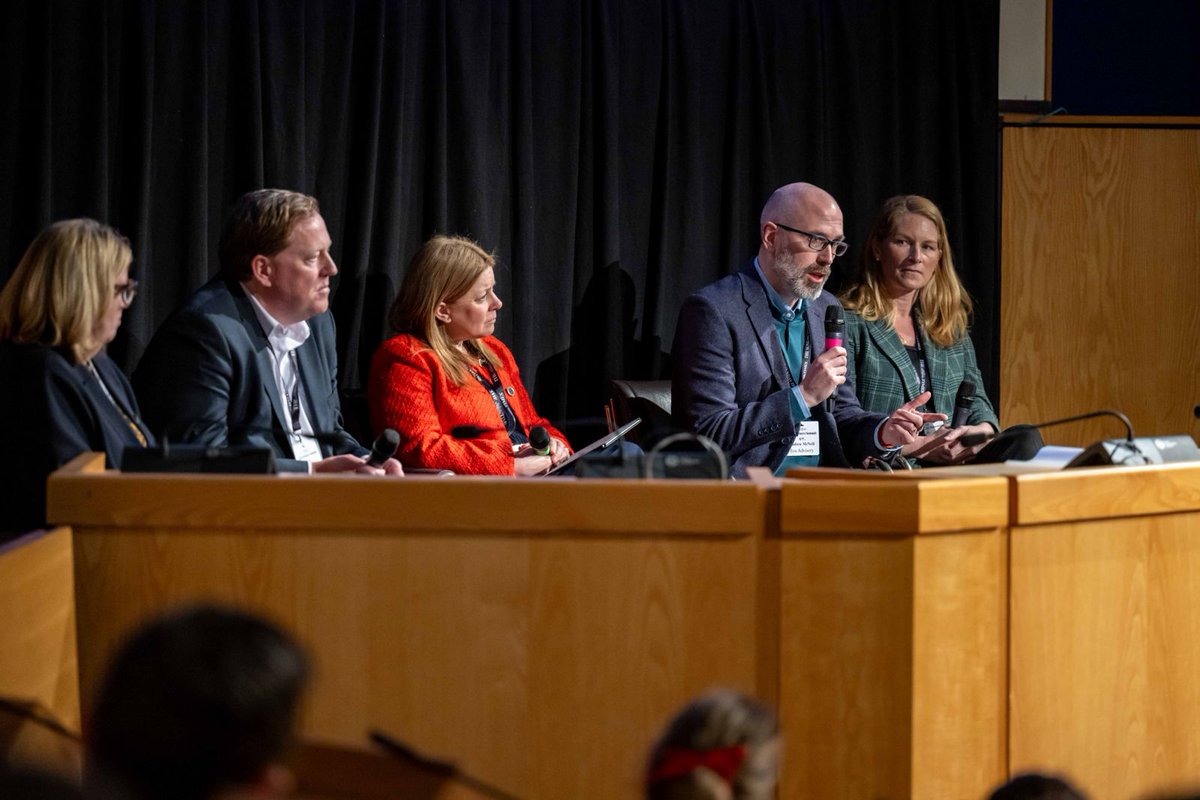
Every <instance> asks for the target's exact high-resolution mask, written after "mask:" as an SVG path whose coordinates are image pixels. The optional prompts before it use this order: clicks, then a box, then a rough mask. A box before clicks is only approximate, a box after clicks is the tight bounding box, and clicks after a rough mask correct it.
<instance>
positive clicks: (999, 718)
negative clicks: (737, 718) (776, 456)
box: [779, 472, 1008, 800]
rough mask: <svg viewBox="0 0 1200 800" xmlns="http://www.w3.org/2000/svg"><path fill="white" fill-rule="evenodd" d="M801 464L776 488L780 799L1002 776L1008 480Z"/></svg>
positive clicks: (948, 785) (974, 789) (871, 793)
mask: <svg viewBox="0 0 1200 800" xmlns="http://www.w3.org/2000/svg"><path fill="white" fill-rule="evenodd" d="M789 474H801V473H789ZM827 474H832V473H827ZM875 475H878V477H872V476H875ZM813 477H814V479H812V480H790V479H789V480H785V481H784V482H783V487H782V490H781V499H780V532H781V545H780V546H781V559H780V562H779V571H780V576H779V582H780V587H781V590H780V594H779V597H780V614H779V620H780V627H781V636H780V641H781V652H780V657H779V662H780V687H779V711H780V722H781V725H782V727H783V730H784V733H785V755H784V762H783V763H784V771H783V775H782V779H781V787H780V796H781V797H788V798H792V797H796V798H801V797H821V798H891V799H892V800H903V799H904V798H981V797H984V796H985V794H986V792H987V790H988V789H989V788H990V787H993V786H994V785H996V784H997V783H999V782H1000V781H1002V780H1003V779H1004V778H1005V776H1006V764H1005V755H1006V735H1007V731H1006V718H1005V715H1006V705H1005V681H1006V673H1007V668H1006V663H1005V648H1006V613H1007V610H1006V603H1007V522H1008V485H1007V483H1006V481H1005V479H1003V478H971V479H963V480H903V479H900V478H894V477H891V476H886V475H880V474H879V473H861V472H859V473H855V474H854V475H853V476H849V475H848V476H846V478H845V479H836V478H821V479H818V478H816V477H815V476H813Z"/></svg>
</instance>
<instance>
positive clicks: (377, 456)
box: [367, 428, 400, 467]
mask: <svg viewBox="0 0 1200 800" xmlns="http://www.w3.org/2000/svg"><path fill="white" fill-rule="evenodd" d="M399 446H400V434H398V433H396V432H395V431H394V430H392V429H391V428H385V429H384V431H383V433H381V434H379V436H377V437H376V438H375V443H374V444H372V445H371V455H370V456H369V457H368V458H367V466H370V467H382V466H383V462H385V461H387V460H388V459H389V458H391V457H392V456H394V455H396V448H398V447H399Z"/></svg>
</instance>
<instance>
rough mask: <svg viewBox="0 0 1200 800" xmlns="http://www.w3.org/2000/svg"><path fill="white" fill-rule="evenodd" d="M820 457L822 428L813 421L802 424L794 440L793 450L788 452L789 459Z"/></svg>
mask: <svg viewBox="0 0 1200 800" xmlns="http://www.w3.org/2000/svg"><path fill="white" fill-rule="evenodd" d="M819 455H821V434H820V426H818V425H817V423H816V422H815V421H813V420H809V421H808V422H801V423H800V431H799V432H798V433H797V434H796V438H795V439H793V440H792V447H791V449H790V450H788V458H795V457H797V456H819Z"/></svg>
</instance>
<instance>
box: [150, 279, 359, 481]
mask: <svg viewBox="0 0 1200 800" xmlns="http://www.w3.org/2000/svg"><path fill="white" fill-rule="evenodd" d="M308 324H309V327H310V328H311V329H312V335H311V336H309V338H308V341H306V342H305V343H304V344H303V345H301V346H300V347H299V348H298V349H297V350H296V357H297V359H298V361H299V364H300V380H301V383H302V385H303V387H304V398H305V401H306V404H305V409H306V410H307V411H308V415H309V419H310V420H311V422H312V426H313V430H314V431H316V432H317V433H319V434H320V435H321V436H320V439H321V453H322V454H323V455H324V456H326V457H328V456H332V455H340V454H343V453H353V454H355V455H360V456H366V455H368V454H369V451H368V450H367V449H366V448H364V447H363V446H362V445H360V444H359V443H358V442H356V441H355V440H354V437H353V436H351V435H350V434H349V433H347V432H346V430H345V428H343V427H342V413H341V404H340V402H339V400H338V386H337V350H336V344H337V332H336V330H335V329H334V323H333V315H332V314H331V313H329V311H325V312H324V313H322V314H318V315H317V316H315V317H313V318H312V319H310V320H308ZM133 385H134V388H135V389H136V390H137V394H138V398H139V399H140V400H141V402H142V409H143V411H144V412H145V419H146V422H147V424H149V425H150V427H151V429H152V430H154V431H155V432H156V433H158V434H159V436H160V437H164V438H167V439H169V440H170V441H172V442H181V443H196V444H204V445H209V446H211V447H224V446H227V445H250V446H254V447H270V448H271V449H272V450H274V451H275V455H276V457H277V460H278V464H279V469H281V470H285V471H292V472H304V471H307V470H308V465H307V464H306V463H305V462H303V461H299V460H297V459H295V458H294V456H293V452H292V445H291V440H290V438H289V435H290V431H291V417H290V416H289V415H288V414H287V413H285V412H286V408H285V406H284V404H283V401H282V399H281V398H280V396H279V387H278V385H277V384H276V382H275V367H274V362H273V360H272V356H271V345H270V343H269V342H268V341H267V335H266V334H265V333H264V332H263V329H262V325H261V324H260V323H259V321H258V317H257V316H256V315H255V313H254V306H253V305H252V303H251V300H250V298H249V297H248V296H247V295H246V291H245V289H243V288H242V286H241V284H239V283H237V282H236V281H226V280H225V279H224V278H222V277H220V276H218V277H216V278H214V279H213V280H211V281H209V282H208V283H207V284H205V285H204V286H202V287H201V288H200V289H199V291H197V292H196V293H195V294H194V295H192V296H191V298H190V299H189V300H188V301H187V302H186V303H185V304H184V306H183V307H182V308H181V309H179V310H178V311H176V312H175V313H174V314H172V315H171V317H170V318H168V319H167V321H166V322H164V323H163V325H162V327H161V328H159V329H158V332H157V333H155V334H154V338H153V339H152V340H151V341H150V346H149V347H147V348H146V352H145V354H144V355H143V356H142V360H141V362H140V363H139V364H138V367H137V370H135V372H134V375H133Z"/></svg>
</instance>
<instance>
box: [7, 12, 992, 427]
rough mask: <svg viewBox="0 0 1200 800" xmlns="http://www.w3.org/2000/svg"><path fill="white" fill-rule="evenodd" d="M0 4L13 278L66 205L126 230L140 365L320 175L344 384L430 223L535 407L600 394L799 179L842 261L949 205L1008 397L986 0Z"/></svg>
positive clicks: (349, 383)
mask: <svg viewBox="0 0 1200 800" xmlns="http://www.w3.org/2000/svg"><path fill="white" fill-rule="evenodd" d="M8 9H9V10H8V11H7V12H6V24H5V25H4V28H3V31H2V32H0V43H2V45H3V46H2V48H0V91H2V96H3V98H4V107H5V116H6V120H5V123H4V124H3V125H2V126H0V159H2V163H3V164H4V165H5V166H6V170H5V172H6V176H7V177H5V179H4V180H3V185H2V188H0V254H2V255H3V258H4V261H3V263H2V264H0V278H5V279H6V278H7V276H8V274H9V273H10V272H11V270H12V268H13V266H15V264H16V262H17V260H18V258H19V257H20V254H21V252H22V251H23V250H24V248H25V246H26V245H27V244H28V242H29V241H30V240H31V239H32V237H33V236H34V235H35V234H36V232H37V231H38V230H39V229H40V228H41V227H43V226H44V225H45V224H46V223H48V222H49V221H51V220H54V219H58V218H63V217H68V216H79V215H87V216H93V217H96V218H98V219H100V220H103V221H106V222H108V223H110V224H112V225H115V226H116V227H118V228H119V229H120V230H122V231H123V232H124V233H125V234H126V235H128V236H129V237H130V239H131V240H132V242H133V246H134V250H135V257H136V262H135V267H134V270H135V274H136V275H137V277H139V278H140V279H141V280H142V282H143V291H142V293H141V295H139V298H138V300H137V301H136V302H135V303H134V305H133V307H132V308H131V309H129V310H128V311H127V312H126V315H125V322H124V324H123V325H122V328H121V335H120V337H119V338H118V340H117V341H116V342H115V343H114V345H113V346H112V352H113V355H114V356H115V357H116V358H117V360H118V363H120V364H121V365H122V366H123V367H124V368H125V369H126V371H127V372H128V371H132V368H133V366H134V365H135V364H136V363H137V359H138V357H139V356H140V354H141V352H142V350H143V349H144V347H145V345H146V343H147V342H148V340H149V337H150V336H151V335H152V333H153V331H154V328H155V326H156V325H157V324H158V323H159V322H161V321H162V320H163V319H164V318H165V317H166V315H167V314H168V313H169V312H170V311H171V310H172V309H173V308H174V307H175V306H176V305H178V304H179V303H180V302H181V301H182V300H183V298H184V297H185V296H186V295H187V294H188V293H189V292H190V291H192V290H193V289H195V288H196V287H197V286H199V285H200V284H201V283H203V282H204V281H205V280H206V279H207V278H208V276H209V275H210V274H211V273H213V272H214V271H215V270H216V242H217V237H218V231H219V229H220V224H221V219H222V216H223V214H224V210H225V209H226V208H227V207H228V205H229V203H230V202H231V201H232V200H233V199H234V198H235V197H237V196H238V195H239V194H241V193H242V192H244V191H247V190H249V189H253V188H258V187H261V186H278V187H285V188H292V189H298V190H301V191H305V192H308V193H312V194H314V195H316V196H317V198H318V199H319V200H320V202H321V206H322V211H323V213H324V216H325V218H326V220H327V222H328V224H329V229H330V233H331V234H332V235H333V238H334V257H335V259H336V260H337V261H338V265H339V267H340V270H341V272H340V276H339V278H338V283H337V289H336V295H335V297H334V302H333V308H334V313H335V315H336V318H337V322H338V327H339V339H340V341H339V355H340V358H341V381H342V385H343V388H344V389H346V390H348V391H350V392H354V391H355V390H357V389H359V388H360V387H362V386H364V385H365V382H366V377H367V367H368V364H369V360H370V356H371V352H372V351H373V349H374V348H375V346H376V345H377V344H378V343H379V341H381V340H382V339H383V338H384V337H385V336H386V335H387V334H388V331H387V330H386V329H385V324H386V323H385V321H384V320H385V314H386V310H387V307H388V305H389V303H390V302H391V299H392V296H393V294H394V292H395V290H396V287H397V286H398V284H399V280H400V278H401V276H402V275H403V272H404V269H405V266H406V263H407V260H408V258H409V257H410V256H411V255H412V253H413V252H414V251H415V249H416V248H417V246H418V245H419V243H420V242H421V241H422V240H423V239H424V238H425V237H426V236H428V235H429V234H431V233H434V232H452V233H462V234H467V235H470V236H473V237H475V238H476V239H478V240H479V241H480V242H481V243H482V244H483V245H484V246H485V247H488V248H492V249H494V250H495V251H496V253H497V254H498V256H499V259H500V262H501V268H500V269H499V270H498V280H499V284H500V286H499V291H500V293H501V297H502V299H504V301H505V308H504V309H503V310H502V311H501V313H500V323H499V326H498V330H497V333H498V335H499V336H500V337H501V338H502V339H504V340H505V341H506V342H507V343H509V344H510V345H511V347H512V349H513V351H514V353H515V354H516V356H517V359H518V361H519V363H520V364H521V365H522V367H523V370H524V379H525V382H526V384H527V385H529V386H530V388H531V389H532V390H533V391H534V392H535V397H536V400H537V403H538V405H539V410H541V411H542V412H543V413H545V414H546V415H547V416H549V417H551V418H552V419H564V418H572V419H575V418H581V417H589V416H590V417H595V416H596V415H598V414H599V411H600V406H601V402H602V399H603V396H604V385H605V381H606V379H607V378H608V377H610V376H624V377H643V378H644V377H657V376H665V375H666V374H667V358H668V354H667V352H666V350H668V349H669V347H670V342H671V338H672V336H673V333H674V328H675V318H676V313H677V311H678V308H679V305H680V302H681V301H682V299H683V298H684V297H685V296H686V295H687V294H689V293H690V292H692V291H694V290H696V289H697V288H699V287H700V286H702V285H703V284H705V283H708V282H709V281H712V280H714V279H716V278H718V277H720V276H721V275H724V274H726V273H728V272H730V271H731V270H733V269H734V268H735V267H736V266H737V265H738V264H739V263H740V262H741V261H743V260H744V259H746V258H747V257H749V256H750V255H752V254H753V253H754V252H755V251H756V249H757V236H758V234H757V227H758V224H757V223H758V213H759V210H760V208H761V206H762V203H763V201H764V199H765V198H766V196H767V195H768V194H769V192H770V191H771V190H772V189H773V188H774V187H776V186H778V185H780V184H783V183H787V182H790V181H794V180H809V181H812V182H814V183H817V184H818V185H821V186H823V187H824V188H826V189H828V190H829V191H831V192H832V193H833V194H834V196H835V197H837V198H838V199H839V201H840V202H841V204H842V207H843V209H844V211H845V212H846V222H847V236H848V238H849V239H850V240H851V242H852V244H853V247H852V249H851V251H850V253H849V254H848V255H847V256H846V257H845V258H843V259H841V260H839V262H838V264H839V266H838V268H837V270H836V271H835V280H836V279H837V276H838V274H839V273H843V274H844V272H845V271H846V270H848V269H849V268H850V265H851V263H852V259H854V258H855V257H856V255H857V252H858V251H859V250H861V241H862V235H863V232H864V229H865V227H866V225H867V224H868V222H869V217H870V215H871V214H872V213H873V211H874V209H875V208H876V207H877V206H878V204H879V202H880V201H881V200H882V199H883V198H885V197H887V196H889V195H892V194H896V193H900V192H917V193H921V194H926V195H928V196H930V197H931V198H933V199H934V200H935V201H936V202H938V203H939V204H940V205H941V206H942V209H943V210H944V211H945V213H946V215H947V218H948V223H949V225H950V234H951V242H952V245H953V247H954V248H955V251H956V256H957V260H958V265H959V268H960V270H961V272H962V274H963V276H964V279H965V281H966V283H967V285H968V288H969V289H970V291H971V293H972V294H973V296H974V297H975V298H976V299H977V301H978V310H977V314H976V320H975V329H974V337H975V342H976V349H977V351H978V355H979V360H980V366H981V368H982V370H983V373H984V375H985V378H986V379H987V381H988V389H989V391H990V393H991V396H992V398H993V399H995V398H996V397H997V394H996V389H997V387H996V383H995V376H996V374H997V366H998V365H997V352H996V351H997V347H998V345H997V342H998V335H997V328H998V319H999V314H998V311H999V309H998V307H997V300H998V276H997V259H996V249H997V246H996V239H997V230H996V217H997V213H996V212H997V173H996V164H997V141H998V125H997V102H996V81H997V75H996V70H997V66H996V65H997V39H998V28H999V12H998V0H980V1H978V2H970V3H964V2H962V0H908V1H907V2H903V1H897V2H880V0H659V2H635V1H634V0H625V1H624V2H620V1H619V0H562V1H561V2H560V1H559V0H511V2H509V1H505V0H448V1H447V2H434V1H433V0H411V1H409V2H402V1H401V0H306V1H305V2H300V1H298V0H258V2H249V1H248V0H207V1H206V2H183V1H182V0H180V1H179V2H167V1H165V0H162V1H160V2H154V1H153V0H142V1H141V2H136V1H135V0H124V1H118V0H108V1H103V2H97V1H93V2H63V1H62V0H50V1H49V2H46V0H19V2H17V3H15V4H10V5H9V6H8ZM835 288H836V287H835ZM572 430H574V431H576V432H577V433H578V432H580V429H579V428H578V427H577V426H574V425H573V426H572ZM569 432H570V431H569Z"/></svg>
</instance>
